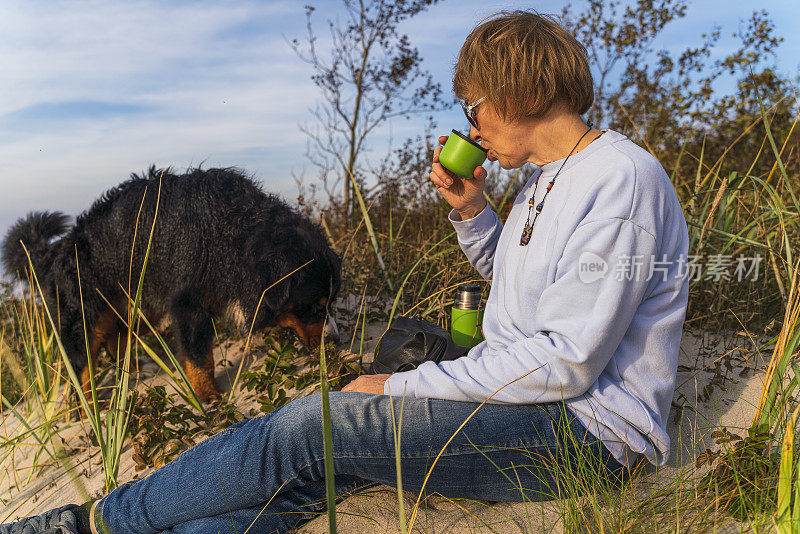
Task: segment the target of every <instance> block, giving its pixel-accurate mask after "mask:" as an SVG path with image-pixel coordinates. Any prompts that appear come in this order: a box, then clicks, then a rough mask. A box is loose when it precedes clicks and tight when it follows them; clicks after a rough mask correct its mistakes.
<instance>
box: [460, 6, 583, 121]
mask: <svg viewBox="0 0 800 534" xmlns="http://www.w3.org/2000/svg"><path fill="white" fill-rule="evenodd" d="M453 91H454V92H455V94H456V96H457V97H458V98H461V99H463V100H466V101H467V102H470V103H471V102H473V101H475V100H476V99H478V98H481V97H486V101H488V102H489V103H491V104H492V106H493V107H494V108H495V109H496V110H497V112H498V113H499V115H500V116H501V117H503V118H504V119H505V120H512V121H514V120H519V119H521V118H523V117H535V118H538V117H542V116H544V115H546V114H547V113H548V112H549V111H550V110H551V109H552V108H553V106H554V105H560V106H563V107H565V108H566V110H567V111H571V112H575V113H577V114H579V115H582V114H584V113H586V112H587V111H588V110H589V108H590V107H591V106H592V102H593V101H594V86H593V82H592V73H591V71H590V69H589V61H588V59H587V57H586V47H584V46H583V45H582V44H581V43H579V42H578V40H577V39H575V37H574V36H572V34H570V33H569V32H568V31H567V30H565V29H564V28H563V27H562V26H561V25H560V24H558V22H556V21H555V19H554V18H553V17H551V16H547V15H540V14H538V13H532V12H529V11H510V12H509V11H501V12H499V13H496V14H494V15H492V16H491V17H489V18H488V19H485V20H484V21H483V22H481V23H480V24H479V25H478V26H477V27H475V29H474V30H472V32H471V33H470V34H469V36H467V40H466V41H465V42H464V45H463V46H462V47H461V52H459V54H458V61H457V62H456V66H455V74H454V76H453Z"/></svg>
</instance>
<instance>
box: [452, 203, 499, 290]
mask: <svg viewBox="0 0 800 534" xmlns="http://www.w3.org/2000/svg"><path fill="white" fill-rule="evenodd" d="M448 219H450V222H451V223H452V224H453V227H454V228H455V230H456V235H457V236H458V244H459V245H460V246H461V250H463V251H464V254H465V255H466V256H467V259H468V260H469V262H470V264H471V265H472V266H473V267H475V270H476V271H478V273H480V275H481V276H482V277H483V278H484V280H491V279H492V263H493V262H494V251H495V249H497V241H498V240H499V239H500V232H501V231H502V230H503V225H502V224H500V220H499V219H498V218H497V214H496V213H495V212H494V211H492V209H491V208H489V205H488V203H487V205H486V207H485V208H483V211H482V212H480V213H479V214H478V215H476V216H475V217H473V218H471V219H467V220H466V221H462V220H461V216H460V215H459V214H458V212H457V211H456V210H451V211H450V215H449V216H448Z"/></svg>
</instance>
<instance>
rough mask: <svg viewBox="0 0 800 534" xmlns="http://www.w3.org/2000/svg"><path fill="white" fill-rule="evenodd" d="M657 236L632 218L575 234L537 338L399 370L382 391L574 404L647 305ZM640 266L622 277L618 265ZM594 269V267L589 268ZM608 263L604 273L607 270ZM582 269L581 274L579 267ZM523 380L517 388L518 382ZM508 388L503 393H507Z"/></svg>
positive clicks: (545, 302) (544, 302)
mask: <svg viewBox="0 0 800 534" xmlns="http://www.w3.org/2000/svg"><path fill="white" fill-rule="evenodd" d="M656 254H657V244H656V239H655V237H654V236H653V235H652V234H651V233H649V232H647V231H646V230H644V229H643V228H641V227H640V226H638V225H636V224H635V223H633V222H632V221H630V220H628V219H622V218H610V219H603V220H597V221H589V222H585V223H583V224H581V225H579V226H578V228H577V229H576V230H575V232H574V233H573V234H572V236H570V238H569V241H568V242H567V245H566V247H565V250H564V253H563V255H562V256H561V258H560V259H559V261H558V265H557V267H556V274H555V280H554V282H553V283H552V284H551V285H549V286H548V287H547V288H546V289H545V290H544V291H543V292H542V294H541V298H540V299H539V301H538V304H537V305H536V307H535V317H533V318H532V322H533V324H535V325H536V331H535V332H532V334H533V336H532V337H528V338H523V339H519V340H517V341H515V342H513V343H511V344H510V345H508V346H507V347H506V348H505V350H497V349H496V350H487V349H486V347H484V349H485V350H484V351H483V352H482V353H481V354H480V355H479V356H478V357H477V358H475V359H473V358H469V357H466V358H465V357H462V358H459V359H457V360H453V361H445V362H442V363H441V364H439V365H437V364H435V363H433V362H425V363H423V364H422V365H420V366H419V367H418V368H417V369H414V370H412V371H407V372H402V373H395V374H394V375H392V376H391V377H390V378H389V380H387V383H386V386H385V387H384V392H385V393H386V394H388V393H389V390H390V388H391V391H392V392H393V394H395V395H398V394H399V393H398V392H402V391H403V389H404V387H405V388H406V394H407V395H408V396H413V397H418V398H426V397H427V398H439V399H449V400H459V401H477V402H482V401H484V400H486V398H487V397H489V396H490V395H491V394H492V393H494V392H495V391H497V390H500V391H499V392H498V393H497V394H496V395H495V396H494V397H492V399H491V401H490V402H495V403H509V404H526V403H541V402H552V401H558V400H562V399H570V398H573V397H577V396H579V395H582V394H583V393H585V392H586V391H587V390H588V389H589V387H590V386H591V385H592V384H594V382H595V381H596V380H597V379H598V377H599V376H600V373H601V372H602V371H603V369H604V368H605V367H606V365H607V364H608V362H609V361H610V359H611V357H612V355H613V354H614V352H615V351H616V349H617V347H618V345H619V344H620V342H621V340H622V338H623V336H624V335H625V332H626V331H627V330H628V327H629V325H630V323H631V321H632V319H633V316H634V314H635V313H636V310H637V308H638V307H639V304H640V303H641V302H642V300H643V298H644V296H645V294H646V290H647V285H648V278H649V276H648V273H649V268H650V264H651V262H652V259H653V258H654V256H655V255H656ZM626 261H627V264H628V265H638V270H639V272H638V275H637V273H636V272H635V271H634V270H629V272H624V270H621V269H619V268H618V267H617V266H618V265H626ZM588 265H594V266H595V267H593V268H589V267H587V266H588ZM603 265H605V270H603V269H602V266H603ZM581 269H583V270H581ZM526 373H530V374H527V376H524V378H522V379H520V380H518V381H516V382H514V383H512V384H510V385H509V383H510V382H512V381H514V380H515V379H517V378H519V377H521V376H523V375H526ZM501 388H502V389H501Z"/></svg>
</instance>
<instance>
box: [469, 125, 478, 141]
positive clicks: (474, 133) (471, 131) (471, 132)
mask: <svg viewBox="0 0 800 534" xmlns="http://www.w3.org/2000/svg"><path fill="white" fill-rule="evenodd" d="M469 136H470V138H471V139H474V140H475V141H478V142H480V141H481V133H480V132H479V131H478V129H477V128H475V127H474V126H472V125H470V127H469Z"/></svg>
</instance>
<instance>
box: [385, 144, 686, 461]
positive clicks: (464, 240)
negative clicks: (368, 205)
mask: <svg viewBox="0 0 800 534" xmlns="http://www.w3.org/2000/svg"><path fill="white" fill-rule="evenodd" d="M562 163H564V160H563V159H562V160H559V161H555V162H553V163H548V164H547V165H544V166H542V167H540V168H539V169H537V171H536V172H535V173H534V175H533V176H532V177H531V178H530V180H528V183H526V184H525V187H524V188H523V189H522V191H521V192H520V194H519V195H518V196H517V198H516V200H515V201H514V206H513V208H512V210H511V213H510V214H509V216H508V219H507V221H506V224H505V226H503V225H501V224H500V222H499V220H498V218H497V215H496V214H495V213H494V212H493V211H492V210H491V209H489V208H488V207H487V208H485V209H484V210H483V211H482V212H481V213H480V214H478V215H477V216H475V217H474V218H472V219H468V220H466V221H462V220H461V219H460V217H459V215H458V214H457V213H456V212H455V211H452V212H451V213H450V220H451V222H452V223H453V226H454V227H455V229H456V232H457V234H458V242H459V244H460V245H461V248H462V250H463V251H464V253H465V254H466V256H467V258H468V259H469V261H470V263H471V264H472V265H473V266H474V267H475V269H476V270H477V271H478V272H479V273H480V274H481V276H483V277H484V278H485V279H487V280H491V291H490V292H489V298H488V299H487V302H486V309H485V312H484V319H483V333H484V336H485V338H486V340H485V341H484V342H482V343H480V344H479V345H477V346H475V347H473V348H472V349H471V350H470V351H469V353H468V354H467V355H466V356H464V357H461V358H459V359H457V360H453V361H446V362H442V363H441V364H439V365H437V364H435V363H433V362H425V363H423V364H422V365H420V366H419V367H418V368H417V369H415V370H412V371H407V372H403V373H395V374H393V375H392V376H391V377H390V378H389V379H388V380H387V382H386V385H385V386H384V392H385V393H386V394H389V392H390V390H391V393H392V394H393V395H397V396H399V395H401V394H402V392H403V391H404V389H405V391H406V395H407V396H411V397H418V398H419V397H421V398H438V399H449V400H457V401H473V402H482V401H484V400H486V398H487V397H489V396H490V395H492V393H495V391H497V390H500V391H499V392H497V393H496V394H495V395H494V397H492V398H491V400H490V401H489V402H494V403H511V404H529V403H542V402H551V401H559V400H562V399H563V400H564V401H565V402H566V405H567V406H568V407H569V409H570V410H571V411H572V412H574V413H575V415H576V416H577V417H578V418H579V420H580V421H581V422H582V423H583V424H584V426H586V427H587V429H588V430H589V431H590V432H591V433H592V434H593V435H595V436H596V437H598V438H599V439H601V440H602V441H603V444H604V445H605V446H606V447H607V448H608V449H609V450H610V451H611V453H612V454H613V455H614V457H615V458H616V459H617V460H619V461H620V462H621V463H623V464H628V465H630V464H631V463H632V462H633V461H634V460H635V459H636V458H637V457H638V453H642V454H644V455H645V456H646V457H647V458H648V460H649V461H650V462H651V463H653V464H656V465H663V464H664V463H665V462H666V461H667V459H668V456H669V447H670V443H669V436H668V435H667V431H666V426H667V418H668V416H669V411H670V404H671V401H672V396H673V394H674V390H675V379H676V371H677V364H678V350H679V346H680V341H681V333H682V329H683V321H684V318H685V315H686V303H687V299H688V293H689V284H688V277H687V276H686V259H687V254H688V247H689V235H688V231H687V228H686V219H685V217H684V214H683V211H682V209H681V206H680V203H679V202H678V198H677V195H676V194H675V189H674V187H673V186H672V183H671V182H670V180H669V177H668V176H667V174H666V173H665V172H664V169H663V167H662V166H661V165H660V164H659V162H658V160H656V158H654V157H653V156H652V155H650V154H649V153H648V152H647V151H645V150H643V149H642V148H640V147H639V146H637V145H636V144H634V143H633V142H631V141H630V140H629V139H628V138H627V137H625V136H624V135H622V134H620V133H617V132H615V131H613V130H608V131H606V132H605V133H604V134H603V135H601V136H600V137H599V138H597V139H595V140H594V141H593V142H592V143H590V144H589V145H588V146H587V147H586V148H584V149H583V150H581V151H580V152H577V153H576V154H573V155H572V156H571V157H570V158H569V160H568V161H567V163H566V165H565V166H564V168H563V169H562V170H561V173H560V174H559V175H558V177H557V178H556V181H555V184H554V185H553V187H552V189H551V191H550V193H549V194H548V195H547V200H546V201H545V204H544V208H543V210H542V212H541V213H540V214H539V217H538V218H537V219H536V223H535V225H534V228H533V235H532V237H531V240H530V242H529V243H528V245H527V246H520V243H519V241H520V235H521V234H522V229H523V226H524V224H525V219H526V217H527V214H528V199H529V198H530V196H531V194H532V193H533V191H534V188H535V182H536V180H537V178H538V180H539V187H538V189H537V190H536V194H535V202H536V203H537V204H538V203H539V202H540V201H541V200H542V198H543V197H544V193H545V190H546V189H547V184H548V183H549V181H550V180H551V179H552V177H553V176H554V175H555V173H556V171H558V168H559V167H561V165H562ZM604 266H605V269H604ZM531 371H533V372H531ZM529 372H530V374H528V375H527V376H525V377H524V378H522V379H521V380H518V381H517V382H514V383H512V384H509V383H510V382H512V381H514V380H515V379H517V378H519V377H520V376H522V375H525V374H526V373H529ZM501 388H502V389H501Z"/></svg>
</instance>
